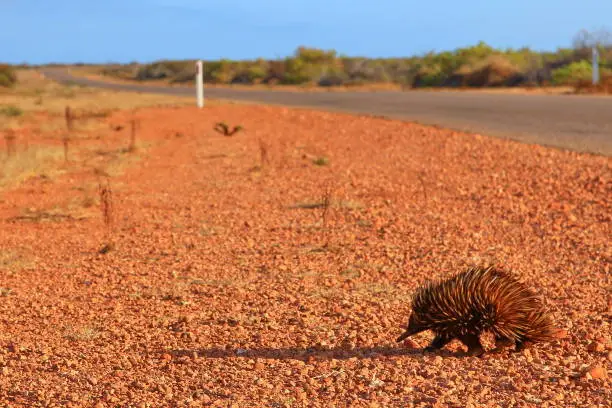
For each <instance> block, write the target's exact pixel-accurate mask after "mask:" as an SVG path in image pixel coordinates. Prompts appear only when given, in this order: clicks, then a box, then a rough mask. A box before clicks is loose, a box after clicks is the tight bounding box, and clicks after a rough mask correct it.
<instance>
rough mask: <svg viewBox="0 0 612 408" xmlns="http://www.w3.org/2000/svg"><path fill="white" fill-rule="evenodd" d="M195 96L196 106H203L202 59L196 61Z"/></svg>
mask: <svg viewBox="0 0 612 408" xmlns="http://www.w3.org/2000/svg"><path fill="white" fill-rule="evenodd" d="M196 96H197V99H198V108H201V107H203V106H204V66H203V64H202V60H197V61H196Z"/></svg>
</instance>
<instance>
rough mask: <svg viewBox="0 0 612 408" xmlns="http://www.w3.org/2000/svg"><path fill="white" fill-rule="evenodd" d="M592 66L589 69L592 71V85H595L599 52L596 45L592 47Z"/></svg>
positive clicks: (597, 81)
mask: <svg viewBox="0 0 612 408" xmlns="http://www.w3.org/2000/svg"><path fill="white" fill-rule="evenodd" d="M592 64H593V66H592V68H591V70H592V71H593V85H597V84H598V83H599V52H598V51H597V47H593V63H592Z"/></svg>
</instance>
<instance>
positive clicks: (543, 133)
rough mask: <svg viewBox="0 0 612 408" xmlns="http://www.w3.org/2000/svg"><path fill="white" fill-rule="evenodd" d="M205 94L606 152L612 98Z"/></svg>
mask: <svg viewBox="0 0 612 408" xmlns="http://www.w3.org/2000/svg"><path fill="white" fill-rule="evenodd" d="M42 72H43V74H45V75H46V76H47V77H48V78H49V79H53V80H56V81H60V82H67V81H70V82H73V83H78V84H82V85H87V86H91V87H99V88H107V89H114V90H123V91H136V92H147V93H161V94H171V95H185V96H188V95H194V103H195V90H194V89H193V88H192V89H190V88H171V87H168V88H164V87H161V86H148V85H136V84H120V83H110V82H103V81H97V80H92V79H88V78H82V77H75V76H72V75H71V74H70V73H69V72H67V71H66V70H63V69H60V68H49V69H44V70H42ZM204 93H205V96H207V97H211V98H216V99H217V98H218V99H233V100H241V101H251V102H263V103H269V104H277V105H285V106H301V107H312V108H316V109H324V110H332V111H343V112H351V113H364V114H374V115H384V116H387V117H390V118H397V119H404V120H410V121H417V122H420V123H424V124H436V125H440V126H443V127H446V128H451V129H457V130H465V131H470V132H476V133H481V134H486V135H491V136H497V137H503V138H508V139H514V140H518V141H522V142H526V143H537V144H541V145H547V146H555V147H559V148H564V149H570V150H575V151H580V152H589V153H596V154H601V155H606V156H612V97H601V96H582V95H581V96H577V95H524V94H523V95H521V94H503V93H499V94H498V93H483V92H443V91H442V92H428V91H409V92H400V91H385V92H291V91H265V90H236V89H212V88H210V89H206V90H205V91H204Z"/></svg>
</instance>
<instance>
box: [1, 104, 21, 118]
mask: <svg viewBox="0 0 612 408" xmlns="http://www.w3.org/2000/svg"><path fill="white" fill-rule="evenodd" d="M21 115H23V110H22V109H21V108H20V107H19V106H15V105H4V106H0V116H6V117H9V118H15V117H18V116H21Z"/></svg>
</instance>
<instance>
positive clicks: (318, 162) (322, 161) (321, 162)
mask: <svg viewBox="0 0 612 408" xmlns="http://www.w3.org/2000/svg"><path fill="white" fill-rule="evenodd" d="M312 163H313V164H314V165H315V166H327V165H328V164H329V159H328V158H327V157H325V156H321V157H317V158H316V159H314V160H313V161H312Z"/></svg>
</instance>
